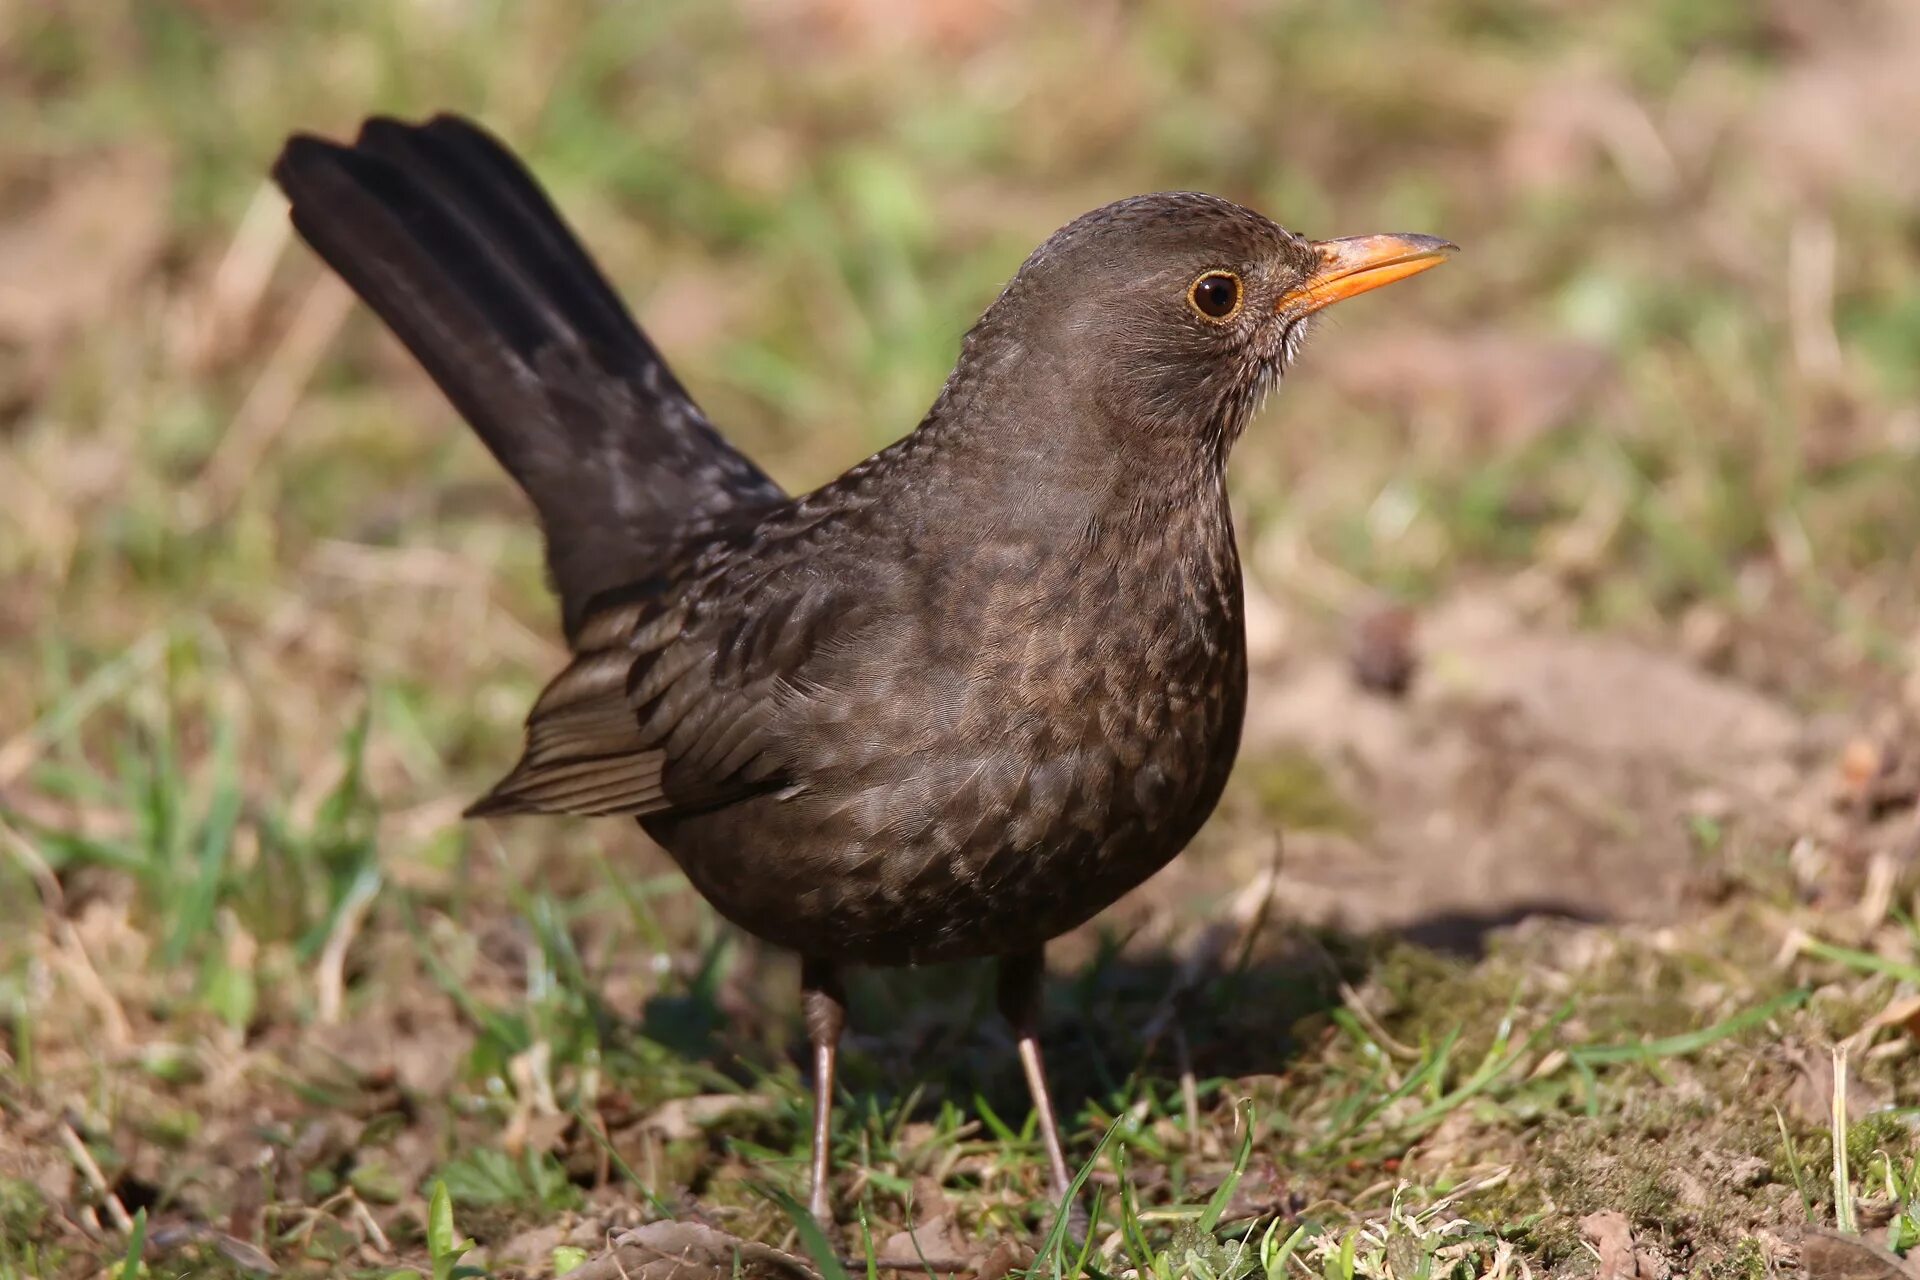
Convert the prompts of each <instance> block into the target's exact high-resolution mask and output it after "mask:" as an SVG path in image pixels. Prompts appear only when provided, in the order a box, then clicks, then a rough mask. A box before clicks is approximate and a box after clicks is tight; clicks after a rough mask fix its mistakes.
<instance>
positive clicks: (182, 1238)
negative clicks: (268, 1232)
mask: <svg viewBox="0 0 1920 1280" xmlns="http://www.w3.org/2000/svg"><path fill="white" fill-rule="evenodd" d="M148 1243H149V1244H151V1245H152V1246H153V1247H154V1248H155V1249H157V1250H159V1251H160V1252H161V1253H169V1252H171V1251H173V1250H175V1249H182V1248H185V1247H186V1246H188V1245H195V1244H204V1245H211V1246H212V1247H213V1249H214V1251H215V1252H216V1253H218V1254H219V1255H220V1256H221V1257H223V1258H225V1259H226V1260H227V1261H229V1262H231V1263H233V1265H234V1266H236V1267H239V1268H240V1269H241V1270H242V1271H251V1272H254V1273H256V1274H259V1275H269V1276H271V1275H278V1274H279V1272H280V1268H279V1267H276V1266H275V1265H274V1264H273V1259H272V1258H269V1257H268V1256H267V1255H266V1254H264V1253H262V1252H261V1251H260V1250H259V1249H257V1248H256V1247H254V1246H253V1245H251V1244H248V1243H247V1242H246V1241H245V1240H242V1239H240V1238H239V1237H237V1236H230V1235H228V1234H227V1233H226V1232H224V1231H215V1230H214V1229H213V1228H212V1227H208V1226H202V1225H200V1224H198V1223H192V1222H181V1223H172V1224H169V1225H167V1226H163V1227H158V1228H156V1229H155V1230H154V1232H153V1234H152V1236H150V1237H149V1238H148Z"/></svg>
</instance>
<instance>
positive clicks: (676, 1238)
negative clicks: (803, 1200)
mask: <svg viewBox="0 0 1920 1280" xmlns="http://www.w3.org/2000/svg"><path fill="white" fill-rule="evenodd" d="M567 1275H568V1276H570V1277H573V1278H574V1280H820V1273H819V1272H817V1271H815V1270H814V1269H813V1268H812V1267H811V1266H810V1265H808V1264H807V1263H806V1262H804V1261H802V1260H801V1259H799V1258H796V1257H795V1256H793V1255H792V1254H790V1253H782V1252H781V1251H780V1250H778V1249H775V1248H772V1247H770V1246H768V1245H764V1244H756V1243H755V1242H753V1241H751V1240H741V1239H739V1238H738V1237H735V1236H730V1235H728V1234H727V1233H726V1232H724V1231H716V1230H714V1229H713V1228H712V1227H709V1226H704V1225H702V1224H701V1223H698V1222H650V1223H648V1224H647V1225H646V1226H644V1227H636V1228H634V1229H633V1230H632V1231H629V1232H627V1233H626V1234H624V1235H622V1236H621V1237H620V1238H619V1239H617V1240H615V1241H614V1246H613V1248H612V1249H609V1250H608V1251H607V1252H605V1253H603V1254H601V1255H600V1256H599V1257H597V1258H594V1259H592V1260H591V1261H589V1262H586V1263H583V1264H582V1265H581V1266H579V1267H576V1268H575V1269H573V1270H572V1271H569V1272H568V1273H567Z"/></svg>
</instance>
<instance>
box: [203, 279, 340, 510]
mask: <svg viewBox="0 0 1920 1280" xmlns="http://www.w3.org/2000/svg"><path fill="white" fill-rule="evenodd" d="M352 309H353V294H352V293H351V292H349V291H348V289H347V287H346V285H344V284H342V283H341V282H340V281H339V280H338V279H336V278H334V277H333V276H330V275H329V276H322V277H321V278H320V279H319V280H316V281H315V282H314V284H313V287H312V288H311V289H309V290H308V291H307V296H306V299H305V300H304V301H302V302H301V304H300V310H299V311H297V312H295V313H294V317H293V322H292V323H291V324H290V325H288V326H287V331H286V333H285V335H283V336H282V337H281V339H280V345H279V346H278V347H276V348H274V352H273V355H272V357H271V358H270V359H269V360H268V361H267V366H266V368H265V369H263V370H262V371H261V373H260V376H259V377H258V378H257V379H255V380H254V384H253V387H252V389H251V390H250V391H248V392H247V398H246V399H245V400H244V401H242V402H241V404H240V410H239V412H238V413H236V414H234V415H233V421H232V422H231V423H230V424H229V425H228V427H227V434H226V436H225V437H224V438H223V439H222V440H221V441H220V444H219V447H218V448H216V449H215V450H214V451H213V456H212V457H210V458H209V459H208V460H207V465H206V466H205V467H204V468H202V469H201V472H200V475H199V478H198V479H197V480H196V482H195V484H194V498H195V500H196V503H195V507H196V509H195V512H194V514H195V516H196V518H197V519H198V521H199V522H200V523H203V524H204V523H209V522H211V521H212V520H214V519H215V518H216V517H218V516H219V515H220V514H222V513H223V512H225V511H226V510H227V508H228V507H229V506H230V505H231V504H232V502H233V500H234V499H235V498H236V497H238V496H239V494H240V491H241V489H242V488H244V487H245V485H246V482H247V479H248V478H249V477H250V476H252V474H253V472H254V469H255V468H256V467H258V466H259V465H260V459H261V458H262V457H264V456H265V455H266V452H267V450H268V449H270V448H272V447H273V442H274V440H275V439H277V438H278V437H279V435H280V433H281V431H283V430H284V429H285V428H286V425H287V420H288V419H289V418H290V417H291V416H292V414H293V410H294V406H295V405H297V404H298V403H299V401H300V394H301V393H302V392H303V391H305V390H306V387H307V383H308V381H310V380H311V379H312V377H313V372H314V370H315V369H317V368H318V367H319V366H320V357H321V356H323V355H325V354H326V351H327V348H328V346H330V345H331V344H332V342H333V337H334V334H336V333H338V332H339V330H340V325H341V323H342V322H344V321H345V320H346V318H347V313H348V312H349V311H351V310H352Z"/></svg>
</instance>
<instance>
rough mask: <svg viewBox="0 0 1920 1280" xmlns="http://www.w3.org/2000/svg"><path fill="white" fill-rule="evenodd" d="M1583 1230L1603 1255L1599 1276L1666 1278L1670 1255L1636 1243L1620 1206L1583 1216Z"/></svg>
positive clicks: (1622, 1279) (1602, 1279) (1625, 1279)
mask: <svg viewBox="0 0 1920 1280" xmlns="http://www.w3.org/2000/svg"><path fill="white" fill-rule="evenodd" d="M1580 1234H1582V1235H1584V1236H1585V1237H1586V1238H1587V1239H1588V1240H1590V1241H1592V1242H1593V1247H1594V1249H1595V1250H1596V1251H1597V1252H1598V1253H1599V1255H1600V1269H1599V1271H1598V1272H1597V1273H1596V1277H1597V1280H1665V1278H1666V1275H1667V1263H1666V1259H1664V1258H1662V1257H1661V1256H1660V1255H1659V1253H1658V1252H1656V1251H1654V1250H1652V1249H1645V1248H1641V1247H1640V1246H1639V1245H1637V1244H1636V1243H1635V1241H1634V1238H1633V1228H1632V1227H1631V1226H1630V1225H1628V1223H1627V1215H1626V1214H1624V1213H1621V1212H1620V1211H1618V1210H1617V1209H1602V1210H1601V1211H1600V1212H1598V1213H1590V1214H1588V1215H1587V1216H1586V1217H1584V1218H1582V1219H1580Z"/></svg>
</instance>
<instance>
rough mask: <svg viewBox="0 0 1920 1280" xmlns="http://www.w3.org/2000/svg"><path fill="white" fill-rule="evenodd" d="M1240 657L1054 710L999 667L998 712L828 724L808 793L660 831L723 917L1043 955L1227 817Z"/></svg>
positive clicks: (847, 936)
mask: <svg viewBox="0 0 1920 1280" xmlns="http://www.w3.org/2000/svg"><path fill="white" fill-rule="evenodd" d="M1236 621H1237V619H1236ZM1230 638H1231V639H1232V640H1233V641H1236V642H1237V640H1238V634H1237V629H1236V630H1235V631H1234V633H1233V634H1232V635H1231V637H1230ZM1240 653H1241V651H1240V647H1239V645H1238V644H1237V643H1232V644H1223V645H1218V646H1215V647H1213V648H1212V649H1210V650H1209V651H1208V652H1207V653H1205V654H1202V655H1198V656H1197V657H1196V659H1195V660H1193V661H1186V662H1180V663H1176V664H1173V665H1172V666H1169V665H1168V664H1167V663H1166V662H1165V661H1164V658H1165V654H1164V652H1163V653H1162V655H1161V657H1162V659H1163V660H1162V661H1161V662H1160V663H1158V664H1157V665H1156V669H1155V670H1154V671H1153V672H1152V673H1150V674H1152V675H1154V676H1157V677H1159V679H1158V680H1157V682H1155V681H1149V680H1146V679H1140V680H1135V679H1132V678H1131V676H1132V675H1136V674H1142V673H1128V674H1126V675H1125V676H1124V677H1123V678H1117V679H1116V678H1114V673H1113V672H1112V671H1108V672H1106V673H1105V677H1106V678H1105V683H1106V684H1107V685H1108V686H1110V687H1116V688H1123V689H1130V690H1131V693H1130V695H1129V696H1126V697H1124V698H1111V697H1105V696H1098V690H1097V689H1094V690H1093V693H1094V694H1095V695H1096V696H1079V697H1076V698H1072V699H1066V700H1060V701H1056V702H1055V703H1053V704H1052V705H1043V706H1035V705H1032V704H1031V703H1023V702H1021V700H1020V699H1019V698H1018V697H1017V696H1014V695H1013V694H1012V693H1011V692H1009V691H1014V690H1017V688H1018V682H1016V681H1009V680H1008V679H1007V678H1006V674H1007V673H1006V672H1004V671H1002V672H999V673H997V675H996V677H995V678H994V679H993V681H992V682H991V684H990V687H991V688H993V689H994V690H996V691H998V692H999V693H1001V694H1005V695H1007V696H1005V697H1002V698H1000V699H999V700H998V702H997V704H995V705H992V706H988V707H985V708H983V707H980V706H974V707H971V708H969V709H967V710H965V711H962V712H961V713H959V714H956V715H955V716H953V717H952V718H950V719H948V720H946V721H944V722H942V723H938V724H934V725H931V726H929V725H927V724H925V723H923V722H921V721H915V722H912V723H909V722H906V721H899V722H892V723H889V722H888V721H886V720H885V718H884V717H879V718H874V717H860V718H858V722H859V723H860V724H862V725H863V736H862V740H861V742H860V743H859V744H857V745H854V744H849V743H838V744H836V743H835V742H833V740H832V738H831V735H830V734H825V735H823V734H822V733H820V732H819V731H818V730H817V729H816V730H815V731H814V732H813V733H812V734H810V738H809V740H810V742H811V743H812V744H813V746H814V748H815V749H816V750H817V751H820V752H821V753H822V754H823V757H824V758H826V759H830V760H831V761H833V762H834V765H835V767H832V768H825V769H820V770H817V771H815V772H814V773H812V774H811V776H809V777H808V778H807V780H806V781H805V783H804V784H803V785H800V786H797V787H795V788H793V789H791V790H790V791H789V792H786V793H775V794H768V795H763V796H758V797H755V798H753V799H751V800H748V801H745V802H742V803H739V804H735V805H731V806H728V807H727V808H725V809H720V810H715V811H711V812H708V813H702V814H695V815H688V816H684V817H675V818H672V819H662V818H648V819H644V820H643V823H644V825H645V826H646V827H647V829H648V831H649V832H650V833H651V834H653V836H654V837H655V839H657V840H658V841H659V842H660V843H661V844H662V845H664V846H665V847H666V848H667V849H668V850H669V851H670V852H671V853H672V854H673V855H674V857H675V859H676V860H677V861H678V862H679V863H680V865H681V866H682V867H683V868H684V869H685V870H686V872H687V874H688V876H689V878H690V879H691V880H692V881H693V883H694V885H695V887H696V888H698V889H699V890H700V892H701V893H702V894H703V895H704V896H705V897H706V898H707V899H708V900H709V901H710V902H712V903H713V904H714V906H715V907H717V908H718V909H719V910H720V912H721V913H722V914H723V915H725V916H727V917H728V918H730V919H732V920H733V921H734V922H735V923H737V924H739V925H741V926H742V927H744V928H746V929H747V930H748V931H749V932H752V933H754V934H757V935H759V936H760V937H763V938H765V939H767V940H769V941H771V942H775V943H777V944H780V945H783V946H787V947H791V948H793V949H795V950H797V951H800V952H802V953H804V954H809V955H815V956H820V957H823V958H832V959H841V960H846V961H849V962H854V963H866V964H911V963H920V962H930V961H937V960H951V959H961V958H967V957H973V956H984V955H1001V954H1007V953H1011V952H1017V951H1023V950H1028V949H1031V948H1034V947H1037V946H1039V945H1041V944H1043V943H1044V942H1046V941H1047V940H1048V939H1050V938H1053V937H1055V936H1057V935H1059V934H1061V933H1063V932H1065V931H1066V930H1068V929H1071V928H1073V927H1074V926H1076V925H1078V924H1080V923H1082V922H1084V921H1085V920H1087V919H1089V918H1091V917H1092V916H1093V915H1094V914H1095V913H1097V912H1098V911H1100V910H1101V909H1103V908H1104V907H1106V906H1108V905H1110V904H1111V903H1112V902H1113V901H1114V900H1115V899H1117V898H1119V897H1120V896H1121V895H1122V894H1124V893H1126V892H1127V891H1128V890H1129V889H1131V888H1133V887H1134V886H1135V885H1137V884H1139V883H1140V882H1141V881H1143V880H1145V879H1146V878H1147V877H1148V876H1150V875H1152V874H1153V873H1154V872H1155V871H1157V870H1159V869H1160V868H1161V867H1162V866H1164V865H1165V864H1166V863H1167V862H1168V861H1169V860H1170V859H1172V858H1173V856H1174V855H1175V854H1177V853H1179V852H1180V850H1181V849H1182V848H1184V847H1185V846H1186V844H1187V842H1188V841H1189V840H1190V839H1192V837H1193V835H1194V833H1195V832H1196V831H1198V830H1199V828H1200V825H1201V824H1202V823H1203V822H1204V821H1205V820H1206V818H1207V816H1208V814H1209V813H1211V812H1212V809H1213V807H1214V804H1215V802H1216V801H1217V800H1218V799H1219V796H1220V791H1221V789H1222V787H1223V786H1224V784H1225V782H1226V777H1227V773H1228V771H1229V769H1230V767H1231V764H1232V760H1233V756H1234V753H1235V750H1236V749H1237V747H1238V741H1239V733H1240V721H1241V713H1242V708H1243V705H1244V698H1245V680H1246V676H1245V666H1244V662H1243V661H1242V659H1241V656H1240ZM1200 659H1205V660H1200ZM1059 677H1060V673H1059V672H1058V670H1055V671H1053V672H1051V673H1050V674H1049V678H1050V680H1051V681H1052V682H1053V684H1054V686H1055V687H1056V688H1058V687H1062V682H1061V681H1060V678H1059ZM1066 683H1067V684H1068V685H1076V684H1081V683H1082V682H1066ZM1075 692H1076V693H1082V694H1084V693H1086V692H1087V689H1085V688H1081V689H1076V690H1075ZM915 701H916V702H918V703H919V704H920V705H924V700H915ZM996 712H997V713H996ZM876 725H878V726H880V729H879V731H878V732H876V731H875V728H876Z"/></svg>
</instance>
